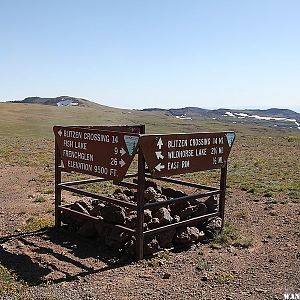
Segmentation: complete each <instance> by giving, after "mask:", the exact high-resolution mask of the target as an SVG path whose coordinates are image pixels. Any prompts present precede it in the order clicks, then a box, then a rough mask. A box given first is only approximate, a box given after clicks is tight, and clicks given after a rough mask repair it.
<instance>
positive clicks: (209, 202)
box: [204, 195, 219, 213]
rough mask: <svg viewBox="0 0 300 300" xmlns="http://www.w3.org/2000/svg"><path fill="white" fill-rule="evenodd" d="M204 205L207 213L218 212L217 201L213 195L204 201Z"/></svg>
mask: <svg viewBox="0 0 300 300" xmlns="http://www.w3.org/2000/svg"><path fill="white" fill-rule="evenodd" d="M204 204H205V205H206V207H207V210H208V212H209V213H213V212H217V211H218V206H219V205H218V199H217V197H216V196H215V195H211V196H209V197H208V198H207V199H206V200H205V201H204Z"/></svg>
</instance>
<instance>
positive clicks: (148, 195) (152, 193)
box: [144, 186, 160, 202]
mask: <svg viewBox="0 0 300 300" xmlns="http://www.w3.org/2000/svg"><path fill="white" fill-rule="evenodd" d="M159 196H160V194H159V193H158V192H157V191H156V190H155V188H154V187H151V186H150V187H148V188H147V189H146V190H145V192H144V198H145V201H146V202H147V201H150V200H152V199H155V198H158V197H159Z"/></svg>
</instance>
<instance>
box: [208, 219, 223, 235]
mask: <svg viewBox="0 0 300 300" xmlns="http://www.w3.org/2000/svg"><path fill="white" fill-rule="evenodd" d="M221 230H222V219H221V218H220V217H215V218H211V219H209V220H207V222H206V223H205V225H204V232H205V234H206V236H207V237H208V238H209V239H211V238H214V237H215V236H216V235H218V234H219V233H220V232H221Z"/></svg>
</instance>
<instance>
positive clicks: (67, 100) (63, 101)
mask: <svg viewBox="0 0 300 300" xmlns="http://www.w3.org/2000/svg"><path fill="white" fill-rule="evenodd" d="M10 102H12V103H26V104H44V105H52V106H84V107H89V106H94V105H98V104H97V103H94V102H92V101H89V100H86V99H82V98H75V97H70V96H59V97H55V98H42V97H27V98H25V99H24V100H17V101H10Z"/></svg>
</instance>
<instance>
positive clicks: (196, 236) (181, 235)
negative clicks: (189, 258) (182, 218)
mask: <svg viewBox="0 0 300 300" xmlns="http://www.w3.org/2000/svg"><path fill="white" fill-rule="evenodd" d="M203 238H204V232H203V231H199V229H198V228H197V227H187V228H180V229H179V230H177V234H176V236H175V238H174V242H176V243H177V244H181V245H187V244H191V243H192V242H198V241H200V240H202V239H203Z"/></svg>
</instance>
